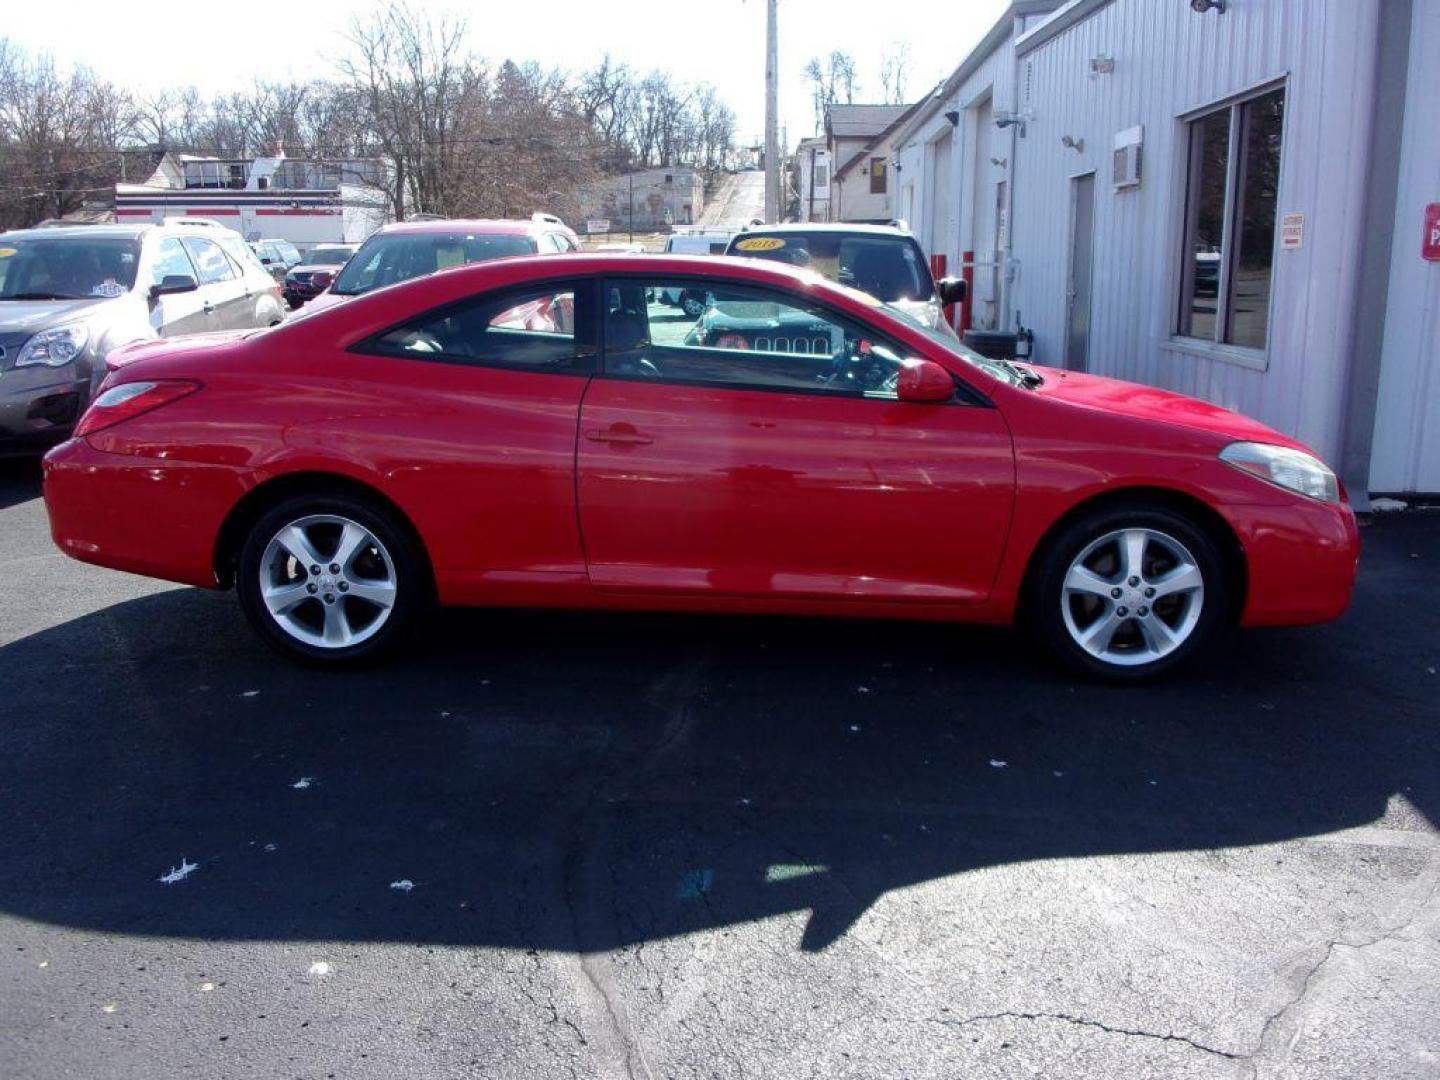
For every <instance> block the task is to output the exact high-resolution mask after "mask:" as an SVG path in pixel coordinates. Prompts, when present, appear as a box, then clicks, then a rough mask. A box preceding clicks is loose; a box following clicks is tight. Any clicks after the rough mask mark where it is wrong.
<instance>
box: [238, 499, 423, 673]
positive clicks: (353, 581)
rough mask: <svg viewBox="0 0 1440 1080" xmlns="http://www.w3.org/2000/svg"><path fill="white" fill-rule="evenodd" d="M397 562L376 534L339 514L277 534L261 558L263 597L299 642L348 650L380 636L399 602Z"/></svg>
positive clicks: (314, 517)
mask: <svg viewBox="0 0 1440 1080" xmlns="http://www.w3.org/2000/svg"><path fill="white" fill-rule="evenodd" d="M398 591H399V588H398V579H397V575H396V572H395V562H394V560H393V559H392V558H391V557H390V553H389V551H387V550H386V548H385V545H384V544H383V543H382V542H381V541H380V538H379V537H377V536H376V535H375V534H374V532H372V531H371V530H370V529H368V528H366V527H365V526H364V525H361V524H360V523H359V522H357V521H354V520H353V519H351V518H348V517H344V516H342V515H339V514H310V515H307V516H305V517H301V518H297V519H295V520H294V521H291V522H289V523H287V524H285V525H282V526H281V527H280V528H279V529H277V530H276V532H275V534H274V535H273V536H272V537H271V538H270V541H269V543H268V544H266V546H265V552H264V554H263V555H262V556H261V558H260V599H261V600H262V602H263V603H264V605H265V608H266V610H267V611H269V613H270V617H271V618H272V619H273V620H274V622H275V625H276V626H278V627H279V628H280V629H281V630H283V631H284V632H285V633H286V634H287V635H289V636H290V637H292V638H294V639H295V640H296V641H299V642H302V643H304V644H306V645H309V646H312V647H314V648H320V649H344V648H349V647H351V646H354V645H359V644H360V643H361V642H364V641H367V640H369V639H370V638H372V637H374V636H375V634H377V633H378V632H379V631H380V628H381V627H382V626H384V625H385V623H386V621H387V620H388V619H389V618H390V615H391V613H392V612H393V611H394V608H395V601H396V598H397V596H398Z"/></svg>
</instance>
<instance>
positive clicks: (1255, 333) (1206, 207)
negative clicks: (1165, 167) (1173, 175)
mask: <svg viewBox="0 0 1440 1080" xmlns="http://www.w3.org/2000/svg"><path fill="white" fill-rule="evenodd" d="M1284 117H1285V90H1284V88H1283V87H1282V88H1279V89H1276V90H1271V91H1269V92H1267V93H1264V94H1261V95H1259V96H1258V97H1253V98H1249V99H1247V100H1245V101H1239V102H1236V103H1234V104H1232V105H1228V106H1226V107H1225V108H1223V109H1218V110H1216V111H1215V112H1211V113H1207V114H1206V115H1204V116H1201V117H1199V118H1197V119H1195V120H1193V121H1191V123H1190V125H1189V129H1190V131H1189V134H1190V161H1189V174H1188V175H1189V182H1188V184H1187V190H1186V197H1185V244H1184V248H1183V259H1184V263H1183V266H1182V268H1181V293H1180V313H1179V314H1180V318H1179V326H1178V328H1177V329H1178V332H1179V333H1180V334H1181V335H1182V336H1184V337H1193V338H1202V339H1205V340H1207V341H1216V342H1221V343H1223V344H1226V345H1239V346H1241V347H1244V348H1250V349H1263V348H1265V342H1266V339H1267V335H1268V333H1269V327H1270V293H1271V280H1272V277H1273V274H1274V261H1275V216H1276V206H1277V202H1278V200H1277V196H1278V192H1279V187H1280V141H1281V135H1282V133H1283V128H1284Z"/></svg>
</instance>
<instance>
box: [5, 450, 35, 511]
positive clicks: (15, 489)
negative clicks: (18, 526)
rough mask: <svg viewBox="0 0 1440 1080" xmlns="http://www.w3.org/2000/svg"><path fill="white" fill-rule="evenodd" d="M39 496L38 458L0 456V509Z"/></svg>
mask: <svg viewBox="0 0 1440 1080" xmlns="http://www.w3.org/2000/svg"><path fill="white" fill-rule="evenodd" d="M39 497H40V458H39V456H38V455H37V456H35V457H16V458H0V510H3V509H5V508H6V507H8V506H15V505H17V504H18V503H22V502H28V501H29V500H31V499H38V498H39Z"/></svg>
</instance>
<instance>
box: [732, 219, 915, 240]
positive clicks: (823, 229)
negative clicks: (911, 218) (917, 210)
mask: <svg viewBox="0 0 1440 1080" xmlns="http://www.w3.org/2000/svg"><path fill="white" fill-rule="evenodd" d="M774 233H853V234H855V235H858V236H903V237H906V238H907V239H908V238H910V236H911V234H910V233H909V232H908V231H907V230H905V229H902V228H900V227H899V226H898V225H862V224H860V223H858V222H855V223H849V222H844V221H824V222H820V221H787V222H784V223H782V224H778V225H752V226H751V227H750V228H748V229H746V230H744V231H743V232H738V233H736V234H735V237H734V238H735V239H736V240H741V239H744V238H745V237H747V236H766V235H772V234H774Z"/></svg>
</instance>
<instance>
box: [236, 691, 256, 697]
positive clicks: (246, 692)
mask: <svg viewBox="0 0 1440 1080" xmlns="http://www.w3.org/2000/svg"><path fill="white" fill-rule="evenodd" d="M240 696H241V697H259V696H260V691H259V690H246V691H245V692H244V693H243V694H241V695H240Z"/></svg>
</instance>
